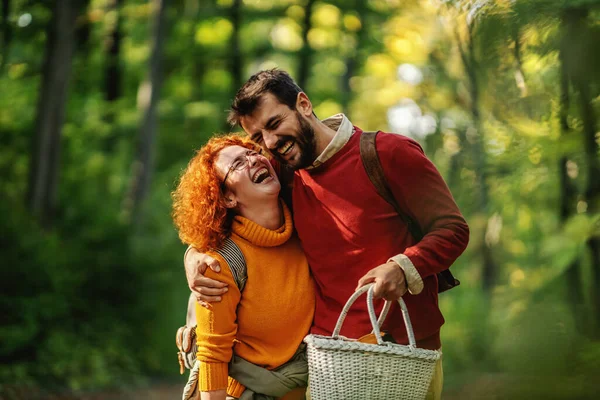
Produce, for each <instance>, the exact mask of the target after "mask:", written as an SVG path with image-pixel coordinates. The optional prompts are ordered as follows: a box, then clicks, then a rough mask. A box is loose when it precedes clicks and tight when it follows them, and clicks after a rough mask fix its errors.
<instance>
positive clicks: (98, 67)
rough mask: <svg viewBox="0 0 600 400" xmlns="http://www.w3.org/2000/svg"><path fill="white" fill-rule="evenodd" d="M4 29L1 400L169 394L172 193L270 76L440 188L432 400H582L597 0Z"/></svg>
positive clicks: (222, 0) (588, 371) (596, 182)
mask: <svg viewBox="0 0 600 400" xmlns="http://www.w3.org/2000/svg"><path fill="white" fill-rule="evenodd" d="M0 12H1V14H0V15H1V20H0V39H1V40H0V174H1V175H0V176H1V177H2V179H1V181H0V193H1V196H0V215H1V216H2V217H1V218H0V263H1V268H0V289H1V290H0V398H2V399H5V398H6V399H13V398H32V397H31V396H32V395H31V394H30V395H29V396H30V397H27V396H25V397H19V393H23V390H34V389H32V388H36V389H35V390H37V391H35V390H34V391H33V392H27V393H37V394H36V396H42V394H41V393H48V392H61V393H69V395H71V396H84V395H85V393H96V392H98V391H99V390H106V389H110V390H113V391H116V392H117V393H131V391H132V390H134V389H135V388H152V387H155V386H156V385H158V384H163V383H165V382H166V383H168V384H170V385H174V387H178V388H179V387H180V386H181V384H182V383H183V380H184V377H180V376H179V375H178V369H179V367H178V364H177V359H176V355H175V353H176V347H175V343H174V334H175V330H176V329H177V328H178V327H179V326H180V325H182V324H183V323H184V319H185V306H186V302H187V297H188V294H189V290H188V288H187V286H186V283H185V277H184V271H183V264H182V254H183V251H184V246H183V245H182V244H181V243H180V241H179V240H178V237H177V234H176V232H175V229H174V227H173V224H172V222H171V218H170V208H171V198H170V192H171V191H172V190H173V189H174V187H175V184H176V182H177V179H178V176H179V174H180V172H181V171H182V169H183V168H184V167H185V165H186V163H187V162H188V160H189V159H190V158H191V157H192V155H193V154H194V150H195V149H198V148H199V147H200V146H201V145H202V144H203V143H204V142H205V141H206V140H207V138H209V137H210V136H211V135H212V134H213V133H215V132H229V131H230V130H231V129H232V128H231V127H229V126H227V125H226V123H225V118H226V111H227V109H228V107H229V104H230V101H231V99H232V97H233V95H234V94H235V91H236V89H237V88H238V87H239V86H240V85H241V84H242V83H243V82H244V81H245V80H246V79H247V78H248V77H249V76H250V75H251V74H252V73H254V72H257V71H258V70H261V69H265V68H272V67H279V68H282V69H285V70H287V71H290V72H291V74H292V75H293V76H294V77H295V79H296V80H297V82H298V83H299V85H300V86H301V87H303V88H304V89H305V90H306V92H307V93H308V94H309V96H310V98H311V100H312V101H313V104H314V107H315V111H316V114H317V115H318V116H319V117H321V118H325V117H327V116H330V115H333V114H335V113H338V112H344V113H347V115H348V116H349V117H350V119H351V121H353V123H354V124H355V125H358V126H360V127H362V128H363V129H367V130H375V129H381V130H386V131H392V132H397V133H401V134H405V135H408V136H411V137H413V138H416V139H417V140H418V141H419V142H420V143H421V144H422V145H423V147H424V149H425V151H426V153H427V154H428V156H429V157H430V158H431V159H432V160H433V162H434V163H435V164H436V166H437V167H438V169H439V170H440V172H441V173H442V175H443V176H444V178H445V179H446V181H447V182H448V185H449V186H450V189H451V191H452V193H453V194H454V196H455V198H456V200H457V202H458V204H459V206H460V208H461V210H462V211H463V213H464V215H465V217H466V219H467V220H468V222H469V224H470V226H471V230H472V233H471V241H470V244H469V247H468V249H467V250H466V252H465V254H464V255H463V256H462V257H461V258H460V259H459V260H458V261H457V262H456V263H455V265H454V266H453V271H454V273H455V274H456V275H457V276H458V277H459V278H460V279H461V281H462V285H461V286H460V287H459V288H457V289H454V290H452V291H451V292H448V293H445V294H443V295H441V296H440V306H441V308H442V311H443V313H444V315H445V317H446V321H447V322H446V325H445V326H444V328H443V330H442V337H443V338H442V339H443V343H444V348H443V351H444V370H445V388H446V393H447V394H448V396H449V398H461V399H468V398H473V399H475V398H513V399H514V398H523V399H535V398H545V399H567V398H569V399H571V398H573V399H584V398H586V399H587V398H592V397H593V396H594V394H597V393H599V392H600V382H599V380H598V378H597V377H598V376H600V227H599V226H600V222H599V221H600V134H599V128H598V116H599V115H600V97H599V96H600V46H599V43H600V1H598V0H569V1H567V0H544V1H543V0H498V1H485V0H479V1H466V0H464V1H459V0H455V1H452V0H448V1H441V0H437V1H435V0H429V1H416V0H412V1H411V0H405V1H400V0H368V1H361V0H344V1H342V0H332V1H315V0H273V1H269V0H174V1H166V0H151V1H142V0H55V1H50V0H42V1H33V0H2V1H1V10H0ZM24 388H28V389H24ZM128 391H129V392H128ZM2 396H4V397H2ZM11 396H12V397H11ZM155 396H156V395H155ZM451 396H454V397H451ZM125 398H128V396H125ZM129 398H133V397H132V396H129ZM147 398H162V397H160V396H159V397H152V396H150V395H149V396H148V397H147ZM165 398H166V397H165Z"/></svg>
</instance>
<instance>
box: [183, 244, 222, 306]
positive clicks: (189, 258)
mask: <svg viewBox="0 0 600 400" xmlns="http://www.w3.org/2000/svg"><path fill="white" fill-rule="evenodd" d="M183 264H184V265H185V276H186V278H187V281H188V286H189V288H190V290H191V291H192V292H193V293H194V295H195V296H196V300H197V301H198V303H200V304H201V305H202V306H204V307H207V308H208V307H209V305H208V303H213V302H218V301H221V295H222V294H223V293H225V292H227V290H228V289H227V284H226V283H223V282H219V281H216V280H214V279H210V278H207V277H206V276H204V273H205V272H206V268H210V269H212V270H213V271H215V272H220V271H221V267H220V266H219V262H218V261H217V260H215V259H214V258H212V257H211V256H209V255H207V254H204V253H200V252H199V251H198V250H196V249H195V248H193V247H192V248H190V249H189V250H188V251H187V252H186V254H185V259H184V260H183Z"/></svg>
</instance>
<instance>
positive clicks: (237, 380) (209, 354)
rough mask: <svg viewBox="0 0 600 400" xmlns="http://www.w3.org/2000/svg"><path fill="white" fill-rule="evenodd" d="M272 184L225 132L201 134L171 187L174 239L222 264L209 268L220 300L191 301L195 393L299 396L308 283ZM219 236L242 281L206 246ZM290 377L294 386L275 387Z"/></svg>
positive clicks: (247, 150) (252, 154)
mask: <svg viewBox="0 0 600 400" xmlns="http://www.w3.org/2000/svg"><path fill="white" fill-rule="evenodd" d="M280 189H281V186H280V183H279V180H278V178H277V175H276V173H275V171H274V169H273V167H272V166H271V164H270V163H269V160H268V159H266V158H265V157H264V156H262V155H260V154H259V153H258V148H257V147H256V145H255V144H254V143H253V142H251V141H250V140H249V139H246V138H243V137H240V136H235V135H230V136H223V137H215V138H213V139H211V140H209V142H208V143H207V144H206V145H205V146H204V147H203V148H202V149H201V150H200V151H199V152H198V153H197V154H196V156H195V157H194V158H193V159H192V160H191V161H190V163H189V165H188V167H187V169H186V170H185V171H184V173H183V175H182V177H181V180H180V182H179V186H178V187H177V189H176V191H175V192H174V193H173V200H174V205H173V219H174V221H175V225H176V226H177V228H178V230H179V237H180V238H181V240H182V241H183V242H184V243H186V244H190V245H193V246H194V247H196V248H198V249H202V250H205V251H209V252H210V254H211V255H212V256H213V257H215V258H216V259H217V260H219V262H220V263H221V264H220V265H221V266H228V267H229V268H222V271H221V273H220V274H219V279H220V280H221V281H224V282H226V283H228V289H229V290H228V292H227V293H225V294H224V295H223V297H222V301H221V302H219V303H214V304H211V307H210V308H204V307H201V306H199V305H196V316H197V320H198V322H197V331H196V334H197V343H198V353H197V357H198V360H199V361H200V372H199V385H200V391H201V399H202V400H206V399H210V400H222V399H226V398H241V399H246V398H248V399H251V398H261V399H263V398H276V397H281V396H283V397H282V398H285V399H286V400H288V399H290V400H291V399H302V398H304V393H305V387H306V383H307V382H306V381H307V379H308V377H307V374H308V369H307V367H306V362H305V358H304V355H303V354H301V351H302V349H301V348H302V346H301V345H302V339H303V338H304V336H305V335H306V334H307V332H308V330H309V329H310V325H311V323H312V319H313V313H314V288H313V282H312V280H311V277H310V274H309V269H308V264H307V261H306V258H305V257H304V254H303V252H302V249H301V247H300V242H299V240H298V238H297V237H296V236H295V235H294V234H293V226H292V217H291V213H290V210H289V209H288V208H287V206H286V205H285V203H284V202H282V201H281V200H280V198H279V191H280ZM228 238H229V239H231V240H232V241H233V242H234V243H235V245H237V248H239V250H241V252H242V253H243V257H244V258H245V264H246V273H247V280H246V281H245V283H244V284H242V285H240V281H239V276H238V274H236V272H235V270H234V272H233V273H232V268H233V267H232V265H229V264H228V263H227V261H226V259H225V258H224V257H223V256H221V255H220V254H219V253H217V252H216V251H214V250H215V249H220V248H222V246H223V245H224V243H225V242H226V240H228ZM207 274H208V276H210V275H211V274H213V272H212V271H210V272H209V271H207ZM215 275H216V274H215ZM236 278H238V279H237V280H236ZM299 348H300V349H299ZM299 360H300V365H301V370H302V371H300V372H301V373H298V372H299V371H298V365H299V364H298V362H299ZM230 361H231V363H230ZM292 365H293V371H292V372H291V373H286V368H288V367H290V366H292ZM290 368H292V367H290ZM292 386H295V387H297V388H296V389H294V390H291V391H290V392H289V393H287V394H285V395H284V393H282V387H285V388H289V389H293V387H292ZM255 394H256V395H255ZM258 394H264V395H268V396H266V397H265V396H262V397H260V396H259V395H258ZM274 394H275V395H274ZM277 394H278V395H277ZM227 396H230V397H227Z"/></svg>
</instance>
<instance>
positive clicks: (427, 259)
mask: <svg viewBox="0 0 600 400" xmlns="http://www.w3.org/2000/svg"><path fill="white" fill-rule="evenodd" d="M229 122H231V123H232V124H239V125H240V126H241V127H242V128H243V129H244V131H246V132H247V133H248V134H249V135H250V137H251V138H252V139H253V140H254V141H256V142H257V143H259V144H260V145H261V146H262V147H263V148H264V149H265V150H267V151H268V152H269V153H270V154H271V155H272V156H273V157H274V158H275V160H277V161H278V162H279V163H281V164H282V165H284V166H287V167H289V168H291V169H293V170H294V171H295V173H294V178H293V190H292V204H293V211H294V224H295V227H296V230H297V232H298V236H299V238H300V240H301V242H302V247H303V249H304V251H305V253H306V256H307V259H308V261H309V264H310V267H311V271H312V273H313V276H314V279H315V283H316V309H315V318H314V322H313V327H312V333H316V334H322V335H330V334H331V333H332V331H333V328H334V325H335V322H336V320H337V318H338V316H339V314H340V311H341V309H342V307H343V305H344V304H345V302H346V300H347V299H348V297H350V295H351V294H352V292H353V291H354V290H355V289H357V288H358V287H360V286H363V285H365V284H367V283H370V282H374V283H375V295H376V297H379V298H385V299H387V300H397V299H398V298H399V297H401V296H403V295H404V294H405V293H406V292H407V291H408V293H409V294H408V295H406V296H404V297H403V299H404V301H405V302H406V305H407V307H408V310H409V314H410V315H411V318H412V322H413V328H414V331H415V338H416V340H417V345H418V346H419V347H423V348H426V349H439V348H440V347H441V343H440V328H441V326H442V324H443V323H444V318H443V316H442V314H441V312H440V310H439V307H438V297H437V296H438V292H437V287H438V286H437V277H436V273H438V272H440V271H443V270H445V269H447V268H448V267H449V266H450V265H451V264H452V263H453V262H454V261H455V260H456V258H457V257H458V256H459V255H460V254H461V253H462V252H463V250H464V249H465V248H466V246H467V243H468V238H469V228H468V226H467V224H466V222H465V220H464V218H463V217H462V215H461V214H460V211H459V210H458V207H457V205H456V203H455V202H454V200H453V198H452V195H451V194H450V191H449V190H448V187H447V186H446V184H445V183H444V181H443V179H442V177H441V176H440V174H439V172H438V171H437V170H436V168H435V167H434V165H433V164H432V163H431V162H430V161H429V160H428V159H427V158H426V157H425V155H424V153H423V150H422V149H421V147H420V146H419V145H418V144H417V143H416V142H415V141H413V140H411V139H409V138H407V137H404V136H401V135H395V134H389V133H383V132H380V133H379V134H378V136H377V145H376V147H377V153H378V155H379V159H380V161H381V164H382V167H383V170H384V174H385V177H386V180H387V182H388V184H389V186H390V188H391V190H392V193H393V195H394V197H395V199H396V200H397V202H398V203H399V204H400V207H401V208H402V209H404V210H406V212H407V214H408V215H409V216H410V217H411V219H413V220H414V221H415V222H416V223H417V224H418V225H419V227H420V228H421V230H422V231H423V232H424V237H423V238H422V239H421V240H420V241H419V242H416V240H415V239H414V238H413V236H412V235H411V233H410V232H409V229H408V227H407V225H406V223H405V222H404V221H403V219H402V218H401V217H400V216H398V214H397V213H396V211H395V210H394V208H393V206H391V205H390V204H389V203H387V202H386V201H385V200H384V199H383V198H382V197H380V196H379V195H378V193H377V191H376V189H375V187H374V185H373V184H372V183H371V181H370V180H369V177H368V175H367V174H366V172H365V169H364V166H363V163H362V161H361V158H360V151H359V141H360V135H361V134H362V130H361V129H360V128H358V127H354V126H353V125H352V123H351V122H350V121H349V120H348V119H347V118H346V116H344V115H342V114H339V115H336V116H333V117H331V118H328V119H326V120H323V121H321V120H319V119H318V118H317V117H316V115H315V114H314V113H313V108H312V103H311V102H310V99H309V98H308V96H307V95H306V94H305V93H304V92H303V91H302V89H300V88H299V87H298V86H297V85H296V83H295V82H294V81H293V80H292V78H291V77H290V76H289V75H288V74H287V73H285V72H284V71H280V70H268V71H261V72H259V73H257V74H255V75H254V76H252V77H251V78H250V79H249V80H248V81H247V82H246V83H245V84H244V85H243V86H242V88H241V89H240V90H239V91H238V93H237V95H236V97H235V99H234V101H233V104H232V109H231V112H230V114H229ZM184 259H185V265H186V275H187V278H188V283H189V285H190V288H191V289H192V291H193V292H194V293H196V295H197V298H198V300H199V301H208V302H210V301H219V295H220V294H222V293H224V291H226V290H227V288H226V287H224V285H223V284H221V283H218V282H216V281H213V280H209V279H207V278H205V277H204V276H203V275H202V274H203V272H204V271H205V270H206V268H207V266H210V267H211V268H212V269H218V266H217V265H216V262H215V261H214V260H213V259H210V258H209V257H207V256H205V255H203V254H200V253H199V252H198V251H197V250H195V249H188V251H187V252H186V255H185V256H184ZM379 302H380V303H381V300H380V301H379ZM380 303H379V304H376V306H378V307H381V304H380ZM396 306H397V304H396ZM346 321H347V322H346V324H345V327H344V330H343V331H342V334H343V335H344V336H347V337H353V338H358V337H361V336H363V335H365V334H367V333H368V332H370V331H371V325H370V321H369V317H368V314H367V311H366V305H365V304H364V303H363V302H357V303H356V305H355V307H354V308H353V309H352V310H351V311H350V313H349V314H348V317H347V320H346ZM382 330H384V331H386V332H388V333H389V334H390V335H391V336H392V337H393V338H394V339H395V341H397V342H398V343H403V344H406V343H407V342H408V339H407V335H406V331H405V328H404V324H403V322H402V317H401V312H400V309H399V307H393V308H392V310H391V311H390V315H389V316H388V318H387V320H386V322H385V324H384V325H383V327H382ZM441 382H442V373H441V364H440V365H439V369H438V371H437V372H436V376H435V377H434V381H433V382H432V388H431V396H430V398H439V397H440V395H441Z"/></svg>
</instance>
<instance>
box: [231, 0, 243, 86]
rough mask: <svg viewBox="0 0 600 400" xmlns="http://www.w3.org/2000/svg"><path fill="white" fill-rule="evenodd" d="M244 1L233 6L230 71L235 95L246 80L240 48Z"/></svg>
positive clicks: (237, 0) (239, 1) (236, 2)
mask: <svg viewBox="0 0 600 400" xmlns="http://www.w3.org/2000/svg"><path fill="white" fill-rule="evenodd" d="M241 17H242V0H234V1H233V4H232V5H231V24H232V25H233V33H232V34H231V58H230V71H231V78H232V82H233V86H234V93H235V92H236V91H237V90H238V89H239V88H240V87H241V86H242V83H243V79H244V64H243V58H242V51H241V48H240V28H241V26H242V18H241Z"/></svg>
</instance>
